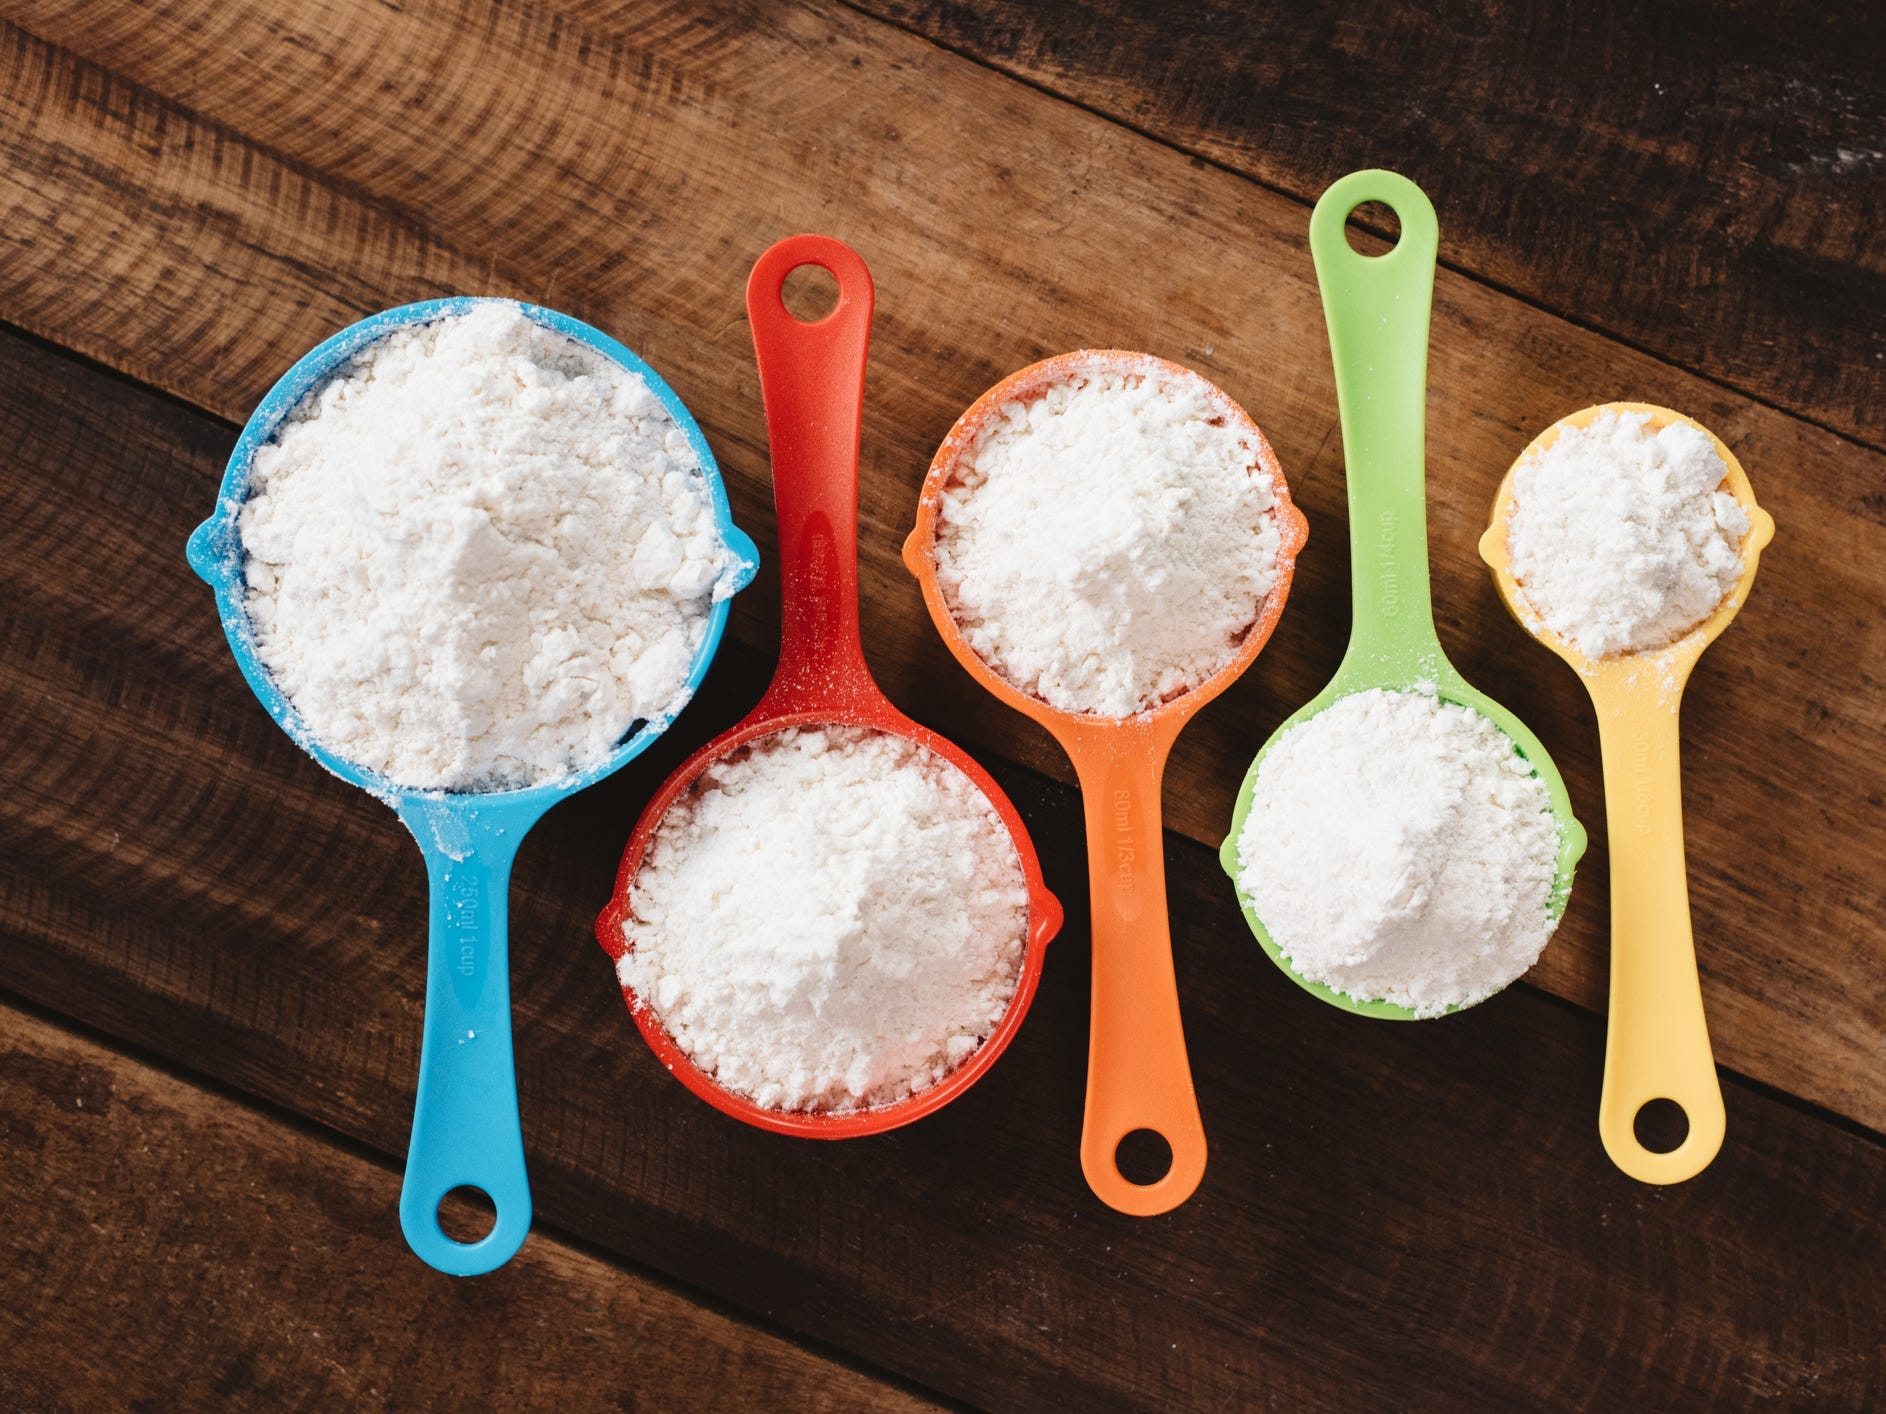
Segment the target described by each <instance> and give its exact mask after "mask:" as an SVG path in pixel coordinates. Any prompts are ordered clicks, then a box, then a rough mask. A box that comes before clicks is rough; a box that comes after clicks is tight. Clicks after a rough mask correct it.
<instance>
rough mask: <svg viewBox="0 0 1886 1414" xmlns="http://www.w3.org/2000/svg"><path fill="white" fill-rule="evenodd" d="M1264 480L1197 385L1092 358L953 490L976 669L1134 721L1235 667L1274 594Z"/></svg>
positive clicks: (1004, 427)
mask: <svg viewBox="0 0 1886 1414" xmlns="http://www.w3.org/2000/svg"><path fill="white" fill-rule="evenodd" d="M1274 499H1275V497H1274V491H1273V487H1272V483H1271V478H1270V475H1269V473H1268V472H1267V471H1266V469H1265V468H1264V467H1263V466H1262V465H1261V464H1260V463H1259V460H1258V452H1257V447H1256V445H1255V443H1254V441H1253V440H1252V438H1251V436H1250V434H1249V432H1248V431H1247V430H1245V429H1244V428H1242V427H1240V426H1239V425H1238V420H1237V419H1235V418H1234V417H1232V416H1229V415H1228V410H1227V407H1226V405H1225V403H1224V402H1223V401H1222V395H1221V394H1218V393H1217V392H1216V390H1215V389H1213V388H1212V386H1211V385H1210V384H1209V383H1207V382H1206V381H1205V380H1204V379H1203V378H1200V377H1199V376H1198V375H1197V374H1195V373H1190V372H1183V371H1181V372H1179V373H1173V372H1171V371H1169V370H1167V369H1165V368H1163V367H1161V366H1160V365H1158V364H1155V363H1152V362H1149V361H1147V362H1134V361H1128V360H1122V359H1120V358H1118V357H1096V358H1094V359H1093V360H1092V361H1091V362H1089V363H1087V364H1085V365H1082V366H1080V367H1079V368H1078V370H1077V371H1076V373H1075V374H1074V376H1072V377H1070V378H1068V379H1067V380H1065V381H1063V382H1059V383H1056V384H1054V385H1053V386H1051V387H1050V388H1048V389H1047V391H1045V392H1044V393H1042V394H1041V396H1039V397H1037V398H1034V399H1032V400H1030V401H1027V402H1016V403H1011V404H1009V405H1008V406H1006V407H1004V408H1002V409H1001V410H1000V412H999V413H998V414H996V415H995V416H993V417H991V418H990V419H989V421H988V423H987V424H986V425H985V426H984V428H983V429H982V431H981V433H980V434H979V435H978V436H977V438H976V439H975V442H974V444H973V445H972V446H971V447H970V448H969V449H968V450H967V452H966V453H965V454H964V456H963V458H962V460H961V462H960V464H959V465H958V467H957V468H956V470H955V472H954V474H953V475H952V477H951V479H950V481H949V483H948V484H947V485H946V486H945V487H944V489H943V504H942V513H941V517H940V519H939V522H938V526H937V537H936V564H937V583H938V585H939V586H940V587H941V589H942V591H943V593H944V595H945V597H946V598H947V600H948V602H949V605H950V611H951V613H952V615H953V616H954V617H955V619H956V622H957V623H958V624H959V625H960V626H961V628H962V630H963V634H964V637H965V638H966V639H967V640H968V642H969V645H970V647H971V648H973V649H974V650H975V651H976V653H977V654H978V655H979V656H980V657H981V658H982V659H983V661H985V662H986V663H988V664H989V666H990V667H992V668H993V669H995V671H996V672H998V673H1000V674H1001V675H1002V676H1003V677H1005V678H1007V679H1008V680H1009V681H1010V682H1012V683H1014V684H1015V685H1016V686H1017V687H1019V688H1020V689H1022V690H1023V691H1024V692H1029V693H1033V694H1034V695H1035V696H1037V697H1039V698H1041V699H1042V700H1043V701H1045V702H1047V703H1049V704H1050V705H1051V706H1055V707H1059V708H1062V709H1063V710H1066V711H1074V712H1091V713H1094V714H1096V715H1099V716H1103V717H1126V716H1131V715H1132V714H1133V713H1135V712H1141V711H1144V710H1146V709H1147V708H1149V707H1156V706H1158V705H1159V704H1160V703H1161V702H1164V701H1167V700H1169V699H1170V698H1173V697H1176V696H1178V695H1179V694H1181V693H1183V692H1184V691H1186V689H1188V688H1190V687H1194V686H1196V685H1197V684H1198V683H1200V682H1203V681H1204V680H1205V679H1206V678H1209V677H1210V676H1211V675H1212V674H1213V673H1215V672H1217V671H1218V670H1219V669H1220V668H1222V667H1224V666H1225V665H1226V664H1227V663H1229V662H1230V661H1231V660H1232V659H1233V658H1234V657H1236V656H1237V649H1238V645H1239V643H1240V642H1241V641H1242V639H1243V638H1244V635H1245V633H1246V632H1247V631H1248V630H1249V629H1250V627H1251V625H1252V624H1253V623H1255V622H1256V620H1257V616H1258V612H1259V610H1260V609H1261V608H1262V606H1263V602H1264V598H1265V596H1266V595H1268V594H1269V593H1270V589H1271V586H1272V584H1273V583H1275V582H1276V572H1277V546H1278V533H1277V527H1276V525H1275V524H1274V523H1273V521H1272V518H1271V515H1270V510H1271V506H1272V504H1273V501H1274Z"/></svg>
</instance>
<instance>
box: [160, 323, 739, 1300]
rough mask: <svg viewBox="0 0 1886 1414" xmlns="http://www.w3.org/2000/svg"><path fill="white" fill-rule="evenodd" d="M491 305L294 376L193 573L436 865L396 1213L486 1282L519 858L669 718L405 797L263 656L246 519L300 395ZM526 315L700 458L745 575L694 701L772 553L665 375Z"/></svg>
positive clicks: (327, 346)
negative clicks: (467, 1204)
mask: <svg viewBox="0 0 1886 1414" xmlns="http://www.w3.org/2000/svg"><path fill="white" fill-rule="evenodd" d="M486 302H487V301H484V300H480V299H472V298H459V299H439V300H427V301H425V302H424V303H421V304H409V305H404V306H402V307H400V308H398V309H389V310H387V311H385V312H384V313H382V314H376V315H374V316H373V317H372V318H370V319H363V320H361V321H360V323H358V324H355V325H352V326H350V327H349V328H346V329H343V330H342V331H341V332H340V333H338V334H336V335H334V337H332V338H331V339H328V340H327V341H326V342H325V343H323V344H321V345H320V346H318V347H317V348H315V349H314V350H313V352H311V353H309V354H308V355H307V356H306V357H304V358H303V359H302V360H301V361H300V362H299V363H297V364H295V366H294V367H293V368H291V369H289V370H288V372H287V373H286V374H284V375H283V376H282V379H281V381H280V382H278V383H277V384H276V385H275V386H274V387H273V388H271V389H270V390H269V392H268V396H267V397H265V398H263V399H262V402H261V404H260V406H258V407H257V408H256V410H255V412H254V413H253V414H252V415H251V416H250V418H249V421H248V423H247V425H245V426H244V427H243V429H242V436H241V438H240V439H239V440H238V441H237V443H236V449H235V451H234V452H233V453H232V454H231V455H230V458H229V466H228V468H227V470H225V471H224V473H223V484H222V489H221V491H220V492H219V493H218V496H217V502H216V511H215V514H213V515H212V516H211V517H210V518H209V519H208V520H206V521H204V522H203V524H202V525H200V526H198V527H197V528H196V530H195V531H194V532H193V533H192V534H191V536H190V544H189V556H190V567H191V568H192V569H194V570H195V571H196V572H197V574H198V575H200V576H201V577H202V578H203V579H204V580H205V581H206V582H207V583H208V584H209V586H210V587H211V588H212V589H214V590H215V591H216V608H217V612H218V613H219V614H220V615H221V616H222V621H223V632H224V634H225V635H226V636H227V637H228V639H229V647H230V650H231V651H232V652H233V653H234V654H235V656H236V665H237V666H238V667H239V668H241V669H242V675H243V677H245V678H246V679H248V682H249V686H250V687H251V688H253V689H254V691H255V695H256V696H257V697H258V698H260V699H261V702H262V705H263V707H265V708H266V709H267V710H268V714H269V715H270V716H271V717H273V718H274V719H275V721H276V723H277V724H278V725H279V726H280V727H281V728H282V730H283V731H285V732H287V733H288V735H289V736H291V737H293V738H294V740H295V742H296V744H297V745H299V746H300V747H301V748H302V749H303V750H304V751H306V752H307V753H308V754H309V755H310V756H312V757H314V759H315V760H316V761H319V762H320V763H321V764H322V765H323V766H325V767H327V769H328V770H330V771H332V772H333V773H334V774H335V775H337V776H339V777H340V778H341V779H342V780H344V781H346V782H348V783H349V784H351V785H356V786H359V787H360V788H361V789H362V790H365V791H368V792H370V793H371V794H373V795H374V796H376V797H378V798H379V799H380V800H383V801H385V802H386V803H387V804H388V805H390V806H391V807H392V808H393V809H394V810H395V811H396V812H397V813H398V815H399V818H400V819H401V820H402V821H403V822H405V825H406V828H407V829H408V830H410V831H412V834H413V838H414V839H416V840H418V841H419V848H420V851H421V853H423V854H424V855H425V859H426V876H427V879H428V880H429V881H430V884H431V893H432V906H431V915H432V918H431V940H430V943H429V945H428V949H427V966H426V1024H425V1031H424V1035H423V1037H422V1039H421V1042H420V1052H419V1093H418V1098H417V1101H416V1102H415V1104H414V1107H413V1129H412V1139H411V1142H410V1144H409V1145H408V1147H407V1151H406V1179H405V1183H404V1185H403V1187H402V1188H401V1190H400V1203H399V1215H400V1226H401V1228H402V1229H403V1230H404V1232H405V1234H406V1241H407V1243H408V1245H410V1246H411V1247H412V1249H413V1251H414V1252H415V1253H417V1254H418V1255H419V1257H420V1258H421V1259H422V1260H424V1261H425V1262H427V1263H428V1264H429V1265H431V1266H433V1267H436V1268H438V1270H440V1271H442V1272H449V1273H451V1274H452V1275H454V1276H476V1275H478V1274H479V1273H481V1272H488V1271H491V1270H492V1269H494V1268H496V1267H499V1266H502V1265H503V1264H504V1263H505V1262H507V1261H509V1260H510V1258H511V1257H512V1255H513V1254H515V1253H516V1251H517V1249H518V1248H519V1247H520V1246H522V1245H523V1242H524V1237H525V1235H526V1233H528V1232H529V1230H530V1213H531V1208H530V1183H529V1180H528V1179H527V1177H526V1175H525V1169H524V1134H523V1129H522V1127H521V1125H520V1124H519V1121H518V1112H517V1080H516V1076H515V1074H514V1072H513V1068H512V1060H511V982H510V965H509V961H508V954H507V949H506V926H505V919H506V912H507V910H506V901H507V895H508V892H509V884H510V877H511V861H512V860H513V858H515V857H516V854H517V847H518V844H519V843H520V842H521V841H522V840H523V838H524V835H525V832H526V831H528V830H529V829H530V827H531V826H532V825H534V824H536V823H537V821H538V819H539V818H541V817H542V815H543V813H544V812H545V811H546V810H548V809H549V808H550V807H551V806H552V805H554V804H556V803H557V802H558V801H559V800H562V799H563V798H564V797H566V796H569V795H573V794H574V793H575V792H577V791H579V790H582V789H583V788H584V787H585V786H590V785H594V784H595V783H596V782H597V781H600V780H601V779H602V778H603V777H604V776H607V775H610V774H611V773H613V772H615V771H619V770H620V769H622V767H623V766H625V765H627V764H628V763H629V762H630V761H632V760H634V759H635V758H636V757H637V756H639V755H641V754H642V752H643V751H645V750H647V749H648V747H649V746H650V745H651V744H652V743H653V742H654V741H655V739H656V738H657V737H659V736H660V735H661V734H662V732H664V731H665V730H667V728H668V725H669V720H670V719H653V720H650V721H647V722H644V723H643V724H641V726H640V728H639V729H638V730H636V731H635V732H634V733H633V734H632V735H630V736H629V737H627V738H626V739H625V740H623V741H622V742H621V743H620V744H619V745H618V746H617V747H616V748H615V750H614V751H613V752H612V753H610V755H609V757H608V758H607V759H606V760H604V761H603V762H601V763H600V764H598V765H595V766H592V767H590V768H589V769H588V770H587V771H584V772H582V773H580V774H578V775H575V776H572V777H570V778H569V779H567V780H562V781H557V782H554V783H551V784H547V785H540V786H531V787H527V788H525V789H521V790H494V791H486V792H444V791H426V790H412V789H409V788H407V787H405V786H400V785H396V784H395V783H393V782H392V781H390V780H388V779H387V778H386V777H384V776H382V775H380V774H379V773H378V772H375V771H371V770H368V769H366V768H365V767H362V766H359V765H356V764H355V763H353V762H351V761H348V760H345V759H344V758H342V757H339V756H336V755H335V754H334V753H333V752H331V751H328V750H327V749H326V748H325V747H323V746H322V745H321V744H320V743H319V742H318V741H316V740H315V739H314V737H313V735H312V734H311V733H310V732H309V731H308V729H307V727H306V725H305V724H304V723H303V722H302V720H301V717H300V715H299V714H298V713H297V712H296V711H295V708H294V704H293V703H291V702H290V701H289V700H288V698H287V697H286V696H284V695H283V693H282V691H281V689H280V688H279V687H277V686H276V685H275V682H274V680H273V679H272V678H271V677H270V676H269V673H268V669H267V668H265V667H264V666H263V665H262V662H261V660H260V659H259V658H258V657H257V656H256V648H255V638H254V635H253V633H252V631H251V629H250V626H249V616H248V610H247V605H246V601H247V585H246V584H245V582H244V578H243V553H242V541H241V537H240V534H239V532H238V530H237V525H236V518H237V515H238V513H239V512H240V511H241V509H242V503H243V501H244V500H245V499H246V497H247V495H248V486H249V473H250V468H251V466H252V464H253V462H254V459H255V454H256V452H257V450H258V449H260V448H261V447H262V446H264V445H265V444H266V443H267V442H268V441H269V440H270V439H271V438H272V437H274V435H275V433H276V431H277V430H278V429H279V428H280V426H281V424H282V423H283V421H284V420H286V418H287V417H288V415H289V414H290V413H291V412H293V411H294V409H295V407H296V406H297V405H298V404H300V402H301V401H302V399H304V398H305V397H307V396H308V394H309V393H311V392H313V391H314V390H315V389H317V388H319V387H321V386H322V385H323V384H325V383H326V382H327V381H328V380H329V379H330V378H332V377H333V376H334V375H335V374H336V373H338V372H340V371H341V370H342V369H343V368H345V367H346V366H347V364H349V363H350V362H351V361H352V360H353V359H354V357H355V356H356V355H357V354H358V353H359V352H360V350H361V349H363V348H365V347H366V346H367V345H368V344H371V343H373V342H374V341H376V340H378V339H383V338H385V337H386V336H387V335H388V334H390V333H392V332H393V331H394V330H396V329H401V328H404V327H406V326H408V325H414V324H425V323H428V322H430V321H432V320H436V319H441V318H444V317H446V316H448V315H454V314H464V313H467V312H469V311H470V310H472V309H474V308H476V307H477V306H478V305H480V304H482V303H486ZM519 308H521V309H522V310H523V312H524V314H525V315H526V316H528V317H529V318H530V319H531V320H533V321H535V322H536V323H538V324H541V325H543V326H544V327H545V328H548V329H552V330H555V331H556V332H557V333H560V334H564V335H567V336H568V337H569V338H572V339H574V340H576V341H577V342H578V343H580V344H583V345H586V346H587V347H589V348H591V349H594V350H595V351H596V352H597V353H599V354H601V355H602V356H603V357H605V358H608V359H611V360H613V361H614V362H616V363H618V364H620V365H622V367H624V368H627V369H629V370H631V371H632V372H634V373H636V374H639V375H640V376H641V378H642V379H643V381H644V382H646V383H647V384H648V387H649V389H650V391H651V392H653V393H654V395H655V397H656V398H657V399H658V400H659V401H660V403H661V405H662V406H663V407H664V408H666V409H667V410H668V413H669V415H670V416H672V417H673V418H674V420H675V422H676V423H677V424H678V425H679V426H680V428H681V430H682V432H683V433H684V434H685V435H686V436H687V439H688V444H689V445H690V446H691V447H693V449H694V453H695V455H696V456H697V457H699V458H700V462H701V467H702V469H703V470H704V471H705V473H706V476H707V486H708V491H709V493H710V495H711V497H712V500H713V507H714V519H715V523H716V524H717V525H718V526H719V527H720V534H721V538H722V539H723V540H724V541H725V542H726V545H727V549H728V553H729V555H730V556H731V557H732V560H733V565H732V567H731V568H730V569H729V570H728V571H727V573H726V575H725V577H724V578H723V581H722V583H723V586H724V588H725V592H724V593H722V594H721V595H720V596H719V597H717V598H716V599H715V601H714V604H713V609H712V613H711V616H710V617H709V619H708V624H707V632H706V634H705V635H704V636H703V637H702V639H701V646H700V650H699V651H698V652H697V653H696V654H695V656H694V663H693V666H692V668H691V669H690V670H689V673H688V682H687V697H688V698H692V696H693V695H694V693H695V691H696V690H697V689H698V688H699V687H700V685H701V680H702V679H703V678H704V677H706V676H707V669H708V665H709V664H710V663H712V662H713V659H714V653H715V650H716V649H717V648H718V647H719V646H720V637H721V633H722V631H723V630H724V629H725V628H726V625H727V613H728V609H729V607H730V599H731V594H732V592H733V591H735V590H739V589H743V588H745V587H746V586H747V585H748V584H749V583H751V582H752V579H753V575H754V572H755V571H756V570H757V569H758V568H759V553H758V551H757V550H756V549H755V548H754V545H753V541H752V540H751V539H749V538H748V537H747V536H746V535H745V534H744V533H743V532H741V531H740V530H739V529H738V528H736V527H735V525H734V523H733V517H732V514H731V512H730V511H729V509H728V505H727V490H726V487H725V485H724V484H723V483H722V481H721V477H720V469H719V467H718V466H717V465H716V463H715V461H714V454H713V453H712V452H711V451H709V450H708V446H707V439H706V438H705V437H704V436H702V435H701V429H700V427H699V426H698V425H697V424H696V423H695V421H694V418H693V417H692V416H691V415H690V414H689V412H688V410H687V408H686V407H684V406H683V405H682V403H681V400H680V399H679V398H677V397H676V396H675V395H674V391H673V390H672V389H671V388H669V386H668V385H667V384H666V383H665V382H663V381H662V379H661V376H660V375H659V374H657V373H656V372H655V370H654V369H652V368H650V367H649V366H648V365H647V364H646V363H644V362H642V360H641V359H639V358H637V357H636V356H635V355H634V354H633V353H631V352H630V351H629V350H628V349H626V348H624V347H623V346H622V345H621V344H619V343H617V342H616V341H615V340H614V339H612V338H610V337H609V336H608V335H607V334H604V333H602V332H601V331H599V330H597V329H593V328H591V327H590V326H589V325H587V324H584V323H582V322H581V321H579V320H575V319H571V318H570V317H569V316H568V315H564V314H558V313H556V312H555V311H554V310H548V309H541V308H538V307H537V306H535V305H528V304H525V305H520V306H519ZM684 700H685V699H684ZM460 1187H471V1188H476V1189H479V1190H481V1191H482V1192H483V1193H484V1194H485V1195H486V1196H487V1197H488V1198H489V1199H490V1200H491V1204H492V1207H493V1208H494V1209H495V1210H496V1212H497V1221H496V1222H495V1223H494V1224H493V1226H492V1228H491V1231H490V1232H489V1233H487V1234H486V1235H485V1236H484V1237H482V1238H480V1239H479V1240H478V1241H476V1242H458V1241H456V1240H454V1239H453V1238H451V1237H448V1236H447V1235H446V1233H445V1231H444V1229H443V1228H441V1227H440V1226H439V1203H440V1201H441V1200H442V1199H443V1198H444V1197H445V1196H446V1194H448V1193H450V1192H451V1191H452V1190H453V1189H455V1188H460Z"/></svg>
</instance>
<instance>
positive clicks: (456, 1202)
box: [439, 1183, 498, 1244]
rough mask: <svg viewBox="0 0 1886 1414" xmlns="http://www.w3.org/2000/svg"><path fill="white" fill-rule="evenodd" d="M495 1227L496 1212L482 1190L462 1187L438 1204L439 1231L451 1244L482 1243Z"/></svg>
mask: <svg viewBox="0 0 1886 1414" xmlns="http://www.w3.org/2000/svg"><path fill="white" fill-rule="evenodd" d="M497 1225H498V1210H497V1209H496V1208H495V1207H493V1206H492V1203H491V1196H490V1195H489V1194H488V1193H486V1192H485V1190H484V1189H482V1188H474V1187H472V1185H471V1184H469V1183H461V1184H460V1185H459V1186H458V1187H457V1188H454V1189H453V1190H452V1191H451V1192H450V1193H447V1194H446V1195H445V1196H444V1197H443V1198H441V1199H440V1200H439V1231H440V1232H442V1233H444V1234H445V1235H446V1236H447V1237H449V1238H451V1239H452V1241H454V1242H463V1243H466V1244H470V1243H473V1242H483V1241H484V1240H485V1239H486V1238H487V1237H489V1236H490V1235H491V1229H492V1228H494V1227H496V1226H497Z"/></svg>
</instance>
